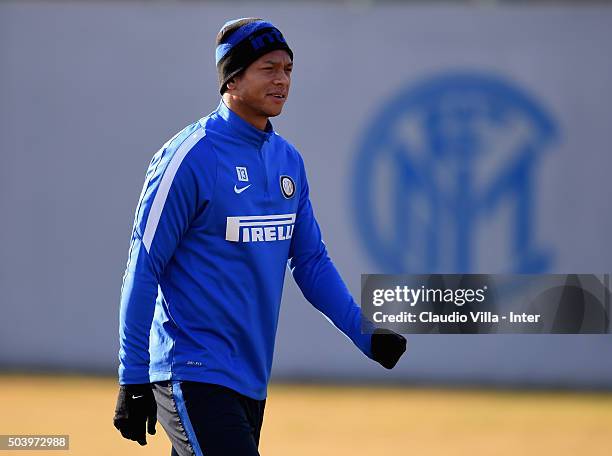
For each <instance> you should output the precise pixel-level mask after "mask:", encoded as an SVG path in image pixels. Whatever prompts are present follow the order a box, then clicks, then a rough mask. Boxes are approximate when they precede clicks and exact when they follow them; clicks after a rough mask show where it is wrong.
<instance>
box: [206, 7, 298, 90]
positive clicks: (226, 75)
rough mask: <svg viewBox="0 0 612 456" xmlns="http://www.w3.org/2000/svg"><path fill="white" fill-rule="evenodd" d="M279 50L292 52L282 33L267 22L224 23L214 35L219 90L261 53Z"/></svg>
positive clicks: (239, 21) (241, 21)
mask: <svg viewBox="0 0 612 456" xmlns="http://www.w3.org/2000/svg"><path fill="white" fill-rule="evenodd" d="M278 49H284V50H285V51H287V52H288V53H289V57H290V58H291V60H292V61H293V52H292V51H291V49H290V48H289V46H288V45H287V42H286V41H285V38H284V37H283V35H282V34H281V32H280V31H279V30H278V29H277V28H276V27H274V25H272V24H271V23H269V22H266V21H264V20H263V19H258V18H255V17H248V18H244V19H235V20H233V21H229V22H226V23H225V25H224V26H223V27H221V30H220V31H219V33H218V34H217V48H216V52H215V58H216V62H217V72H218V74H219V92H221V95H223V92H225V91H226V90H227V86H226V84H227V82H228V81H229V80H230V79H232V78H233V77H234V76H236V75H237V74H238V73H240V72H241V71H242V70H245V69H246V68H247V67H248V66H249V65H250V64H251V63H253V62H254V61H255V60H257V59H258V58H259V57H261V56H262V55H264V54H267V53H268V52H271V51H276V50H278Z"/></svg>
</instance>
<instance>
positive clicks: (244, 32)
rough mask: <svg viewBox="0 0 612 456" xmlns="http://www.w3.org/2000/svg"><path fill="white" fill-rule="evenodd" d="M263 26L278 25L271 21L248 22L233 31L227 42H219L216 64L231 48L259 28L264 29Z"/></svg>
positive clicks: (271, 26)
mask: <svg viewBox="0 0 612 456" xmlns="http://www.w3.org/2000/svg"><path fill="white" fill-rule="evenodd" d="M263 28H276V27H274V26H273V25H272V24H270V23H269V22H265V21H255V22H249V23H248V24H245V25H243V26H242V27H240V28H239V29H238V30H236V31H235V32H234V33H232V34H231V35H230V37H229V39H228V40H227V41H226V42H225V43H221V44H219V46H217V49H216V50H215V63H216V65H218V64H219V62H220V61H221V59H222V58H223V57H225V54H227V53H228V52H229V51H230V49H231V48H233V47H234V46H236V45H237V44H238V43H240V42H241V41H242V40H244V39H245V38H246V37H248V36H249V35H250V34H251V33H253V32H255V31H257V30H260V29H263Z"/></svg>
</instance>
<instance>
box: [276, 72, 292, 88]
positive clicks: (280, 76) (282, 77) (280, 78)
mask: <svg viewBox="0 0 612 456" xmlns="http://www.w3.org/2000/svg"><path fill="white" fill-rule="evenodd" d="M274 84H276V85H281V84H282V85H284V86H286V85H289V76H288V75H287V74H286V73H285V72H284V71H279V72H278V73H276V75H275V77H274Z"/></svg>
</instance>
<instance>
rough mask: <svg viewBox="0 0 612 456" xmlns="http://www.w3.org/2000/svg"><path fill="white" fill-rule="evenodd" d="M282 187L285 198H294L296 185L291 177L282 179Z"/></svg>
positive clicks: (282, 177)
mask: <svg viewBox="0 0 612 456" xmlns="http://www.w3.org/2000/svg"><path fill="white" fill-rule="evenodd" d="M280 187H281V192H282V193H283V196H284V197H285V198H287V199H289V198H292V197H293V195H294V193H295V183H294V182H293V179H291V178H290V177H289V176H281V177H280Z"/></svg>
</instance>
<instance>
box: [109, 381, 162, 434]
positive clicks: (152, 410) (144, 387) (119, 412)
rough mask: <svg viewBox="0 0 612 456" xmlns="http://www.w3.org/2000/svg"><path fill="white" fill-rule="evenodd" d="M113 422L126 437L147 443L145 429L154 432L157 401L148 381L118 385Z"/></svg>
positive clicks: (150, 432)
mask: <svg viewBox="0 0 612 456" xmlns="http://www.w3.org/2000/svg"><path fill="white" fill-rule="evenodd" d="M113 423H114V425H115V427H116V428H117V429H118V430H119V431H120V432H121V435H122V436H123V437H125V438H126V439H129V440H135V441H136V442H138V443H140V444H141V445H146V444H147V438H146V431H148V432H149V434H151V435H153V434H155V424H156V423H157V403H156V402H155V397H154V396H153V390H152V389H151V384H150V383H146V384H141V385H122V386H120V387H119V397H118V398H117V407H116V408H115V418H114V419H113Z"/></svg>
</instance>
